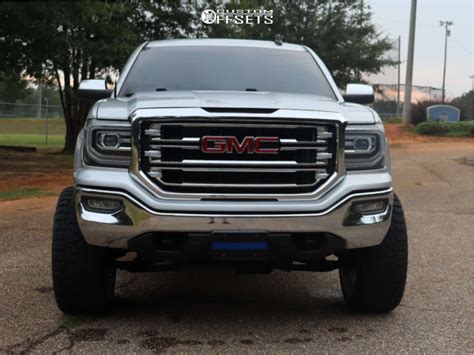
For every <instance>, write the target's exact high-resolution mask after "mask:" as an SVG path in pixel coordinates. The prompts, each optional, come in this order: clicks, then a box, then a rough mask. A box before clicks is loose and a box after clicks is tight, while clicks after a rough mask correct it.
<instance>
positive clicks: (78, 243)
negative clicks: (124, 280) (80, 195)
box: [52, 187, 115, 314]
mask: <svg viewBox="0 0 474 355" xmlns="http://www.w3.org/2000/svg"><path fill="white" fill-rule="evenodd" d="M52 269H53V270H52V271H53V286H54V295H55V297H56V303H57V305H58V307H59V309H60V310H61V311H63V312H64V313H66V314H80V313H97V312H102V311H104V310H106V309H107V306H108V304H109V303H110V302H109V301H110V299H111V298H112V296H113V293H114V288H115V267H114V264H113V259H112V256H111V252H110V250H108V249H106V248H100V247H95V246H92V245H89V244H87V243H86V241H85V240H84V237H83V235H82V233H81V231H80V229H79V226H78V224H77V219H76V210H75V204H74V188H73V187H68V188H66V189H65V190H64V191H63V192H62V193H61V195H60V196H59V200H58V204H57V206H56V213H55V216H54V227H53V245H52Z"/></svg>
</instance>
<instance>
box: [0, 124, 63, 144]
mask: <svg viewBox="0 0 474 355" xmlns="http://www.w3.org/2000/svg"><path fill="white" fill-rule="evenodd" d="M45 132H46V130H45V119H37V118H1V119H0V145H18V146H25V145H31V146H44V145H46V138H45ZM65 132H66V127H65V124H64V120H63V119H62V118H61V119H60V118H50V119H49V120H48V144H47V145H48V146H50V145H51V146H64V134H65Z"/></svg>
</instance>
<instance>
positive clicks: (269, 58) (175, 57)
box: [120, 46, 336, 99]
mask: <svg viewBox="0 0 474 355" xmlns="http://www.w3.org/2000/svg"><path fill="white" fill-rule="evenodd" d="M172 90H219V91H221V90H224V91H269V92H284V93H299V94H311V95H319V96H324V97H327V98H330V99H336V98H335V95H334V93H333V91H332V89H331V87H330V86H329V83H328V82H327V80H326V78H325V77H324V74H323V73H322V72H321V69H320V68H319V66H318V65H317V64H316V62H315V60H314V59H313V57H312V56H311V54H309V53H308V52H306V51H293V50H282V49H268V48H252V47H216V46H183V47H180V46H176V47H175V46H170V47H151V48H147V49H145V50H143V51H142V52H141V53H140V55H139V56H138V58H137V60H136V61H135V63H134V64H133V66H132V68H131V70H130V72H129V73H128V75H127V77H126V79H125V81H124V83H123V86H122V89H121V90H120V96H130V95H133V94H134V93H137V92H140V91H142V92H143V91H172Z"/></svg>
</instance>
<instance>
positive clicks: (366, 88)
mask: <svg viewBox="0 0 474 355" xmlns="http://www.w3.org/2000/svg"><path fill="white" fill-rule="evenodd" d="M343 97H344V100H345V101H347V102H355V103H358V104H371V103H373V102H374V89H373V88H372V86H370V85H365V84H347V86H346V93H345V95H343Z"/></svg>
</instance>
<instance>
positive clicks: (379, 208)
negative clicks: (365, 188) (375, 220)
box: [353, 200, 387, 214]
mask: <svg viewBox="0 0 474 355" xmlns="http://www.w3.org/2000/svg"><path fill="white" fill-rule="evenodd" d="M386 206H387V200H374V201H360V202H354V204H353V208H354V209H355V210H356V211H357V212H359V213H361V214H373V213H377V212H383V211H384V210H385V207H386Z"/></svg>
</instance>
